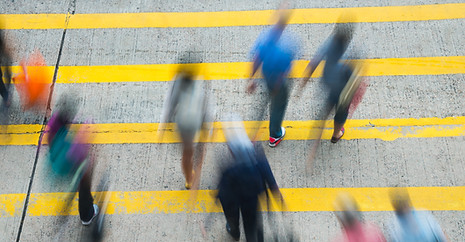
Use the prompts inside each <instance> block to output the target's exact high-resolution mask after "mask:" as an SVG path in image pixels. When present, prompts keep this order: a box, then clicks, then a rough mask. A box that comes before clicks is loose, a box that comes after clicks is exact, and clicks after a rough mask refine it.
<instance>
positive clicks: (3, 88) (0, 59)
mask: <svg viewBox="0 0 465 242" xmlns="http://www.w3.org/2000/svg"><path fill="white" fill-rule="evenodd" d="M11 62H12V61H11V56H10V53H9V52H8V49H7V46H6V43H5V39H4V37H3V33H2V32H1V31H0V66H3V68H0V77H1V80H0V95H1V96H2V100H3V105H4V107H8V106H9V103H10V82H11V69H10V66H11ZM2 69H3V70H2ZM3 80H5V82H4V81H3Z"/></svg>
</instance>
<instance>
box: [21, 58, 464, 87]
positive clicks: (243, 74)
mask: <svg viewBox="0 0 465 242" xmlns="http://www.w3.org/2000/svg"><path fill="white" fill-rule="evenodd" d="M357 63H361V64H364V66H365V68H364V72H363V75H364V76H400V75H442V74H463V73H465V56H439V57H412V58H385V59H362V60H358V61H357ZM307 64H308V61H304V60H299V61H295V62H294V67H293V70H292V71H291V73H290V77H291V78H301V77H303V76H304V70H305V68H306V66H307ZM180 65H181V64H153V65H106V66H60V68H59V70H58V77H57V81H56V82H57V83H66V84H69V83H101V82H155V81H171V80H172V79H173V76H174V74H175V72H176V70H177V69H178V68H179V66H180ZM190 65H193V66H195V67H197V68H198V70H199V78H200V79H202V80H237V79H246V78H248V77H249V75H250V68H251V66H252V64H251V63H250V62H220V63H199V64H190ZM322 66H323V65H320V66H319V67H318V68H317V70H316V71H315V73H314V74H313V76H312V77H320V76H321V73H322ZM45 68H48V69H49V71H50V72H53V70H54V67H52V66H47V67H45ZM12 71H13V72H14V73H19V71H20V67H19V66H14V67H13V68H12Z"/></svg>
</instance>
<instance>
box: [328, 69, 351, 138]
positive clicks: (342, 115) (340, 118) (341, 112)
mask: <svg viewBox="0 0 465 242" xmlns="http://www.w3.org/2000/svg"><path fill="white" fill-rule="evenodd" d="M338 72H339V77H338V78H337V80H338V82H339V83H340V84H339V86H340V88H338V89H337V90H334V91H333V94H332V95H334V96H335V99H336V100H339V96H340V95H341V91H342V89H343V88H344V87H345V85H346V84H347V82H348V81H349V79H350V76H351V75H352V69H351V68H350V66H348V65H343V64H340V65H339V67H338ZM349 106H350V105H348V106H347V108H345V109H342V108H339V109H336V114H335V116H334V131H333V136H332V137H333V138H336V139H339V138H340V137H342V135H343V134H344V133H343V131H342V128H343V127H344V124H345V122H346V120H347V116H349Z"/></svg>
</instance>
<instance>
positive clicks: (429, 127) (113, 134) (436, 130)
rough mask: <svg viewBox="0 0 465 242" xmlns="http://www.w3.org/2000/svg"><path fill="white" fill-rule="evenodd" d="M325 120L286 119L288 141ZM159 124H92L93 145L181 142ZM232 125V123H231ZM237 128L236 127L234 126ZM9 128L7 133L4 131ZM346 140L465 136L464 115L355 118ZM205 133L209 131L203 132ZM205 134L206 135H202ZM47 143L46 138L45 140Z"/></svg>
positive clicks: (22, 134)
mask: <svg viewBox="0 0 465 242" xmlns="http://www.w3.org/2000/svg"><path fill="white" fill-rule="evenodd" d="M322 124H323V123H322V121H315V120H309V121H284V122H283V126H284V127H286V138H285V139H286V140H308V139H316V138H317V136H316V135H317V132H316V131H317V130H318V129H320V127H321V126H322ZM158 125H159V124H158V123H103V124H90V125H89V130H92V131H89V132H91V136H92V141H91V143H94V144H131V143H132V144H138V143H178V142H180V138H179V136H178V134H177V133H176V131H175V125H174V124H172V123H170V124H167V126H166V127H165V132H164V135H163V139H162V140H159V137H158V136H157V135H158V134H157V130H158ZM244 125H245V128H246V130H247V132H248V133H249V134H253V133H255V131H256V129H257V127H258V125H261V126H260V131H259V132H258V139H259V140H262V141H264V140H267V139H268V122H261V123H260V122H258V121H246V122H244ZM0 127H1V128H3V129H2V130H0V145H35V144H37V141H38V137H39V134H40V128H41V126H40V125H12V126H11V128H10V126H0ZM228 127H230V126H228ZM232 127H234V126H232ZM326 127H327V128H326V129H325V130H323V139H330V138H331V135H332V121H326ZM5 128H6V132H5V131H4V130H5ZM345 128H346V134H345V135H344V137H343V139H347V140H352V139H381V140H385V141H392V140H395V139H398V138H433V137H456V136H465V117H462V116H461V117H448V118H420V119H412V118H407V119H360V120H356V119H352V120H348V121H347V123H346V125H345ZM203 132H206V131H203ZM201 137H206V135H201ZM43 142H44V143H46V139H44V140H43ZM200 142H213V143H218V142H225V138H224V134H223V130H222V123H220V122H215V123H213V135H212V137H210V138H203V139H201V140H200Z"/></svg>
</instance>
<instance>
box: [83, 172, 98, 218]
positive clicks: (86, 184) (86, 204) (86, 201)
mask: <svg viewBox="0 0 465 242" xmlns="http://www.w3.org/2000/svg"><path fill="white" fill-rule="evenodd" d="M90 186H91V173H90V172H89V171H87V172H86V173H85V174H84V176H83V177H82V179H81V182H80V184H79V216H80V217H81V220H82V221H83V222H89V221H90V220H91V219H92V218H93V217H94V214H95V210H94V204H93V202H94V199H93V198H92V194H91V193H90Z"/></svg>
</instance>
